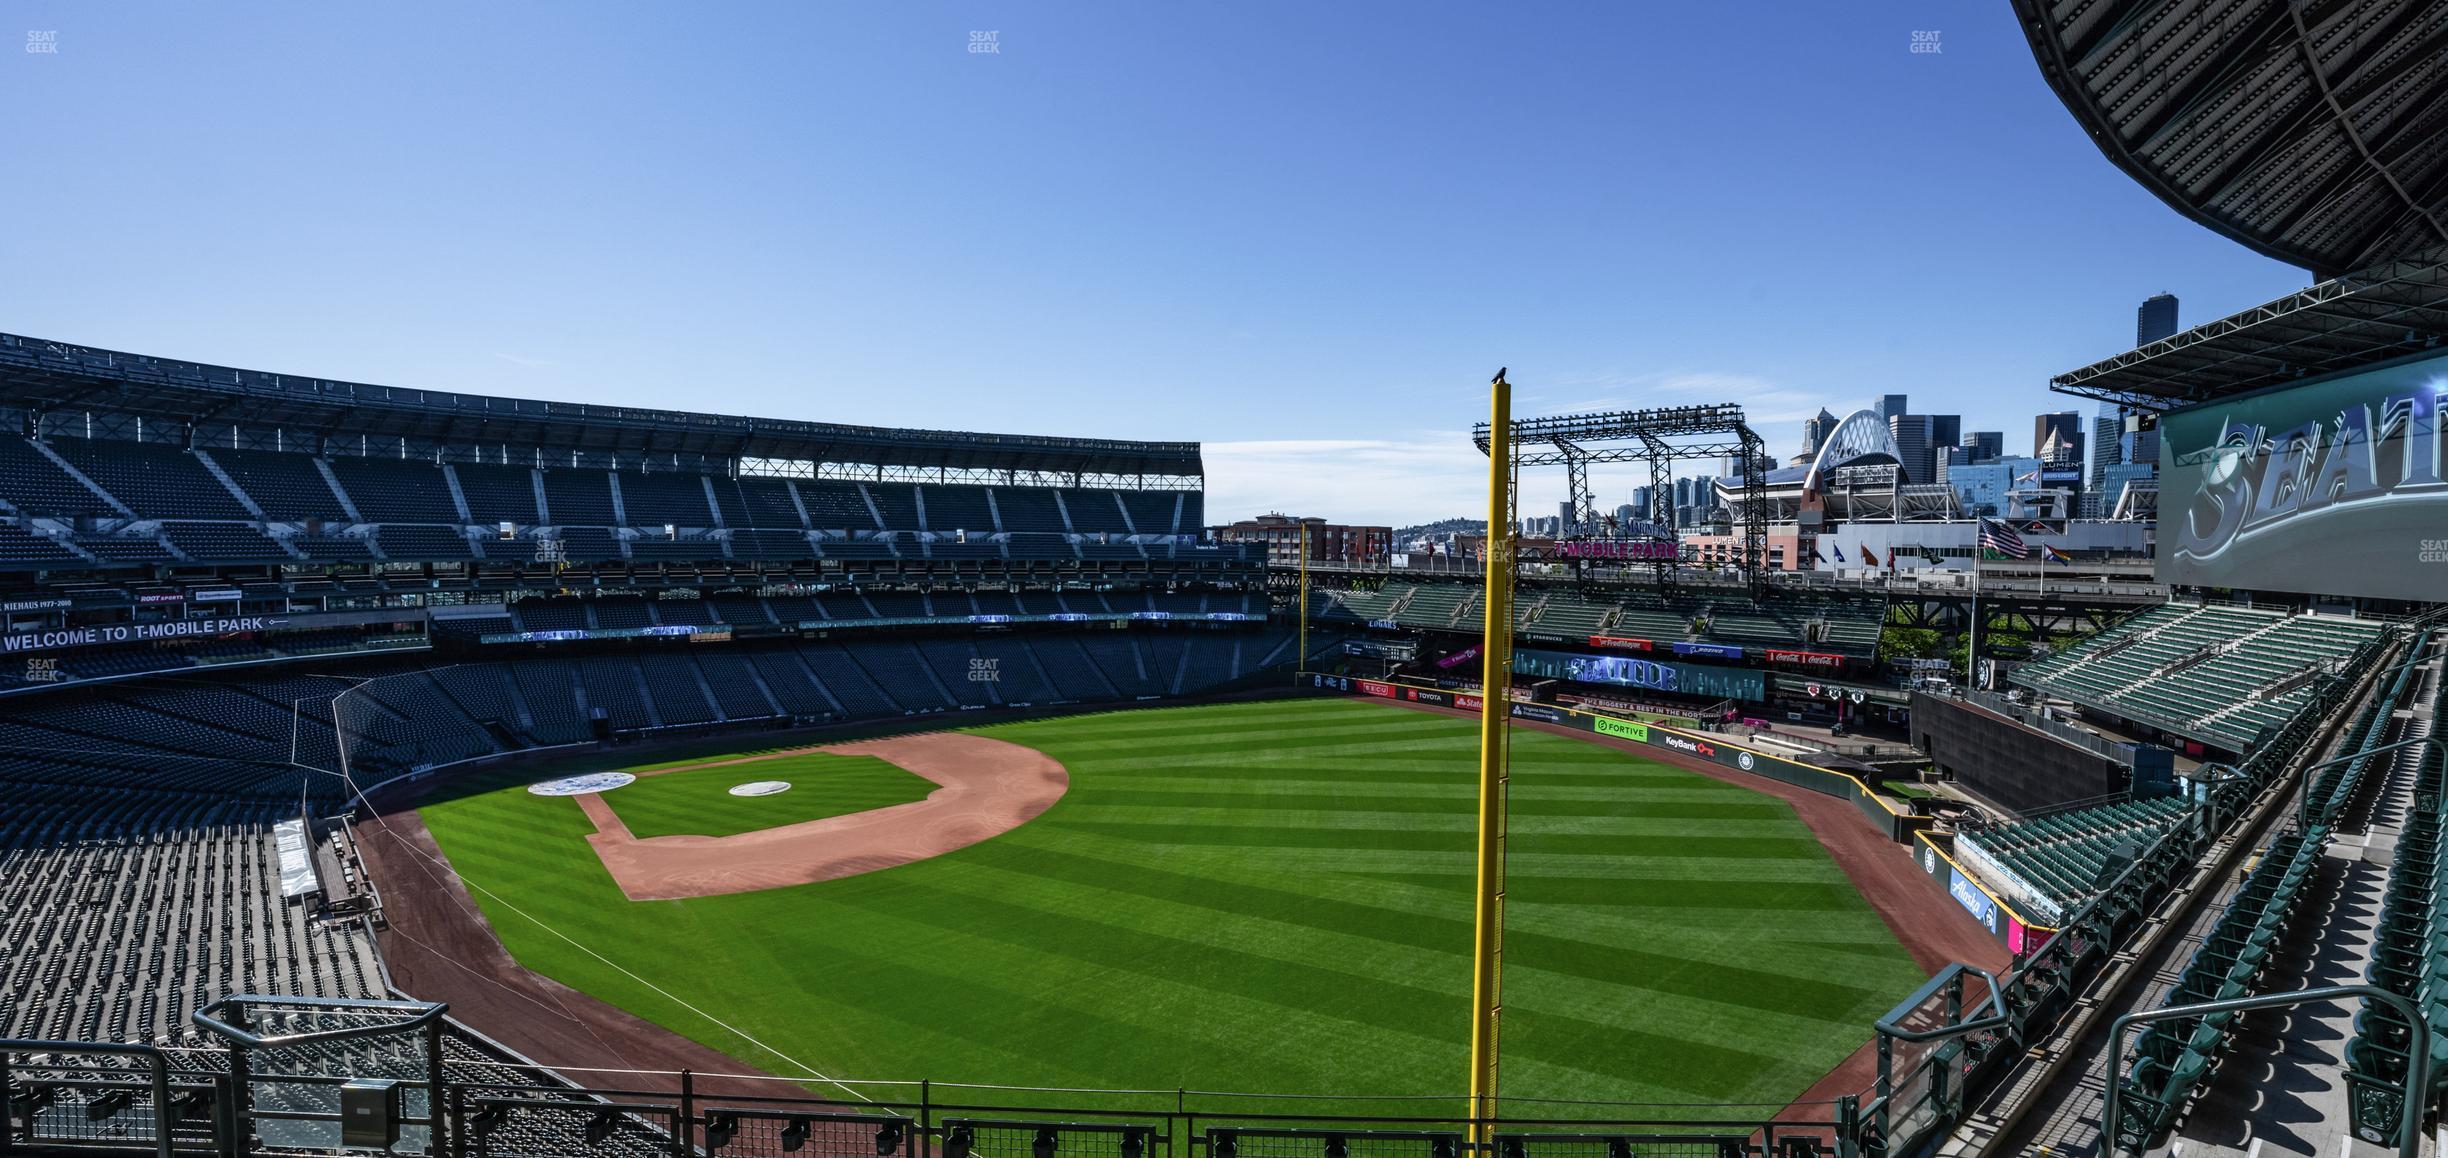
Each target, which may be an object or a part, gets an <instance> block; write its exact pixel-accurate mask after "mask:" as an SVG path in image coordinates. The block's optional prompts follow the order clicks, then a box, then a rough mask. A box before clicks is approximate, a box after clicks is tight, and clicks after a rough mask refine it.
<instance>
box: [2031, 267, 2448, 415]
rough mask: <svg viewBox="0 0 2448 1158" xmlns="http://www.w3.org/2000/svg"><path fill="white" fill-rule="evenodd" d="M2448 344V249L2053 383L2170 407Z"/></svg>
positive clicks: (2269, 305)
mask: <svg viewBox="0 0 2448 1158" xmlns="http://www.w3.org/2000/svg"><path fill="white" fill-rule="evenodd" d="M2443 340H2448V245H2444V246H2439V247H2435V248H2433V249H2430V250H2428V251H2425V252H2423V253H2419V254H2415V255H2412V256H2409V257H2405V258H2399V259H2395V260H2391V261H2386V262H2382V263H2380V264H2378V265H2376V266H2373V267H2371V268H2370V269H2366V270H2362V271H2359V272H2356V273H2351V274H2347V275H2345V276H2343V277H2336V278H2331V279H2329V280H2328V281H2324V282H2321V283H2320V284H2318V285H2315V286H2312V287H2311V288H2309V289H2305V290H2302V291H2299V292H2296V293H2292V294H2288V295H2287V296H2285V297H2282V298H2279V299H2278V300H2276V301H2272V302H2265V303H2263V304H2261V305H2258V306H2254V307H2253V308H2251V309H2248V310H2245V311H2243V312H2242V313H2238V314H2234V315H2231V316H2228V317H2224V318H2220V319H2219V320H2217V321H2214V322H2210V323H2207V324H2204V325H2200V326H2195V327H2194V328H2192V329H2190V330H2186V331H2184V332H2183V333H2180V334H2176V335H2174V336H2172V337H2168V338H2164V339H2161V340H2160V341H2156V342H2152V343H2151V344H2149V345H2147V346H2143V347H2141V348H2139V349H2135V350H2129V351H2127V352H2125V353H2122V354H2119V355H2117V356H2115V357H2113V358H2109V359H2106V360H2104V361H2100V362H2095V363H2092V364H2091V365H2088V366H2084V367H2082V368H2081V369H2078V370H2069V371H2067V372H2065V373H2063V374H2059V375H2057V376H2056V377H2054V378H2052V379H2050V380H2049V385H2050V386H2051V387H2052V388H2053V389H2056V390H2058V391H2061V392H2063V393H2067V394H2079V395H2082V396H2084V397H2088V398H2098V399H2101V400H2104V401H2110V402H2118V403H2123V404H2125V405H2129V406H2134V407H2138V408H2141V409H2145V410H2167V409H2172V408H2175V407H2179V406H2187V405H2191V404H2193V403H2196V402H2205V401H2208V400H2211V399H2214V398H2222V397H2227V396H2230V395H2235V394H2243V393H2248V392H2250V391H2254V390H2260V389H2265V388H2267V387H2272V386H2283V385H2285V384H2287V383H2289V382H2293V381H2295V380H2296V379H2298V378H2305V377H2310V376H2312V375H2316V374H2326V373H2331V372H2335V371H2340V370H2350V369H2353V368H2355V367H2358V366H2365V365H2369V364H2371V363H2374V362H2380V361H2385V360H2387V359H2390V358H2396V357H2402V356H2404V355H2408V354H2415V353H2420V352H2422V351H2425V350H2430V349H2436V348H2438V347H2439V346H2440V344H2441V343H2442V341H2443Z"/></svg>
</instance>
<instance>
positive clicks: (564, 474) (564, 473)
mask: <svg viewBox="0 0 2448 1158" xmlns="http://www.w3.org/2000/svg"><path fill="white" fill-rule="evenodd" d="M537 473H539V474H541V475H542V476H543V477H544V505H545V506H546V507H548V508H550V511H551V514H552V521H553V524H554V525H555V526H564V527H566V526H583V527H615V526H620V525H621V520H620V517H619V516H618V515H616V514H614V513H613V511H612V480H611V479H610V478H609V477H607V476H606V475H605V474H604V472H602V471H600V470H582V469H579V468H576V467H562V468H555V469H552V470H545V471H539V472H537ZM701 517H702V516H701Z"/></svg>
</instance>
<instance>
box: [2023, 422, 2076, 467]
mask: <svg viewBox="0 0 2448 1158" xmlns="http://www.w3.org/2000/svg"><path fill="white" fill-rule="evenodd" d="M2051 435H2054V436H2056V442H2057V446H2056V448H2055V449H2054V451H2053V452H2052V450H2051V448H2050V447H2049V440H2050V436H2051ZM2082 449H2083V428H2082V412H2081V411H2079V410H2060V411H2057V412H2055V413H2053V414H2042V415H2037V416H2035V417H2034V418H2033V419H2032V457H2033V458H2037V459H2040V460H2042V461H2048V460H2050V458H2051V456H2052V453H2053V454H2054V457H2055V459H2056V461H2057V463H2058V464H2060V465H2062V464H2063V463H2065V462H2068V461H2072V462H2080V461H2082Z"/></svg>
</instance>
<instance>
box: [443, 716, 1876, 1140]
mask: <svg viewBox="0 0 2448 1158" xmlns="http://www.w3.org/2000/svg"><path fill="white" fill-rule="evenodd" d="M979 731H980V732H981V733H982V734H985V735H989V736H995V737H998V738H1001V739H1006V740H1010V741H1012V742H1014V743H1019V744H1026V745H1029V746H1031V747H1034V748H1037V749H1040V750H1042V751H1044V752H1046V753H1048V754H1050V755H1052V756H1053V757H1054V758H1056V759H1058V760H1060V761H1061V762H1062V763H1063V764H1064V765H1065V766H1066V767H1068V768H1069V769H1070V773H1071V789H1070V792H1069V793H1068V794H1067V795H1066V796H1065V797H1064V798H1063V799H1062V801H1061V802H1060V803H1058V804H1056V805H1055V806H1054V808H1053V809H1051V810H1050V811H1048V812H1047V813H1046V814H1045V815H1043V816H1041V817H1039V818H1038V819H1036V820H1034V821H1032V822H1030V823H1029V824H1027V825H1024V826H1023V827H1021V828H1019V829H1017V830H1014V831H1013V832H1010V833H1008V834H1005V835H1003V836H1000V837H996V838H994V839H992V840H988V841H986V842H984V843H981V844H977V845H973V846H971V847H969V848H966V849H962V850H960V851H958V852H955V853H952V854H950V855H948V856H943V857H938V858H935V859H932V860H927V861H921V862H919V863H916V864H911V865H905V866H902V867H899V868H894V869H889V870H886V871H883V872H877V873H870V874H867V875H864V876H858V877H852V878H849V879H845V880H839V881H831V882H826V883H823V884H817V885H807V886H801V887H797V888H791V889H780V890H773V891H769V892H762V893H750V894H742V895H735V896H725V897H709V898H704V899H700V900H693V901H662V902H643V903H632V902H629V901H627V900H625V899H623V897H622V896H621V894H620V892H619V891H618V889H616V888H615V887H614V886H613V884H612V882H611V880H610V878H609V877H608V876H607V875H606V874H605V872H604V870H603V868H602V866H601V865H600V864H599V863H598V862H597V861H596V859H595V857H594V854H593V853H592V851H591V850H590V849H589V848H588V846H587V845H586V844H585V842H584V840H583V837H584V836H585V834H586V833H587V832H589V831H590V827H589V825H588V824H587V821H586V820H585V818H584V817H583V816H582V815H581V814H580V812H579V810H578V807H577V805H576V804H575V803H573V802H572V801H570V800H568V799H559V798H543V797H536V796H531V795H529V794H527V793H526V792H524V791H520V790H518V789H517V788H515V787H513V788H508V789H503V790H497V791H492V792H487V793H485V794H482V795H474V796H468V797H464V798H461V799H458V800H453V801H449V802H445V803H437V804H433V805H429V806H427V807H426V808H425V809H424V815H425V819H426V822H427V824H429V825H430V826H431V828H432V830H433V833H434V835H435V837H436V838H437V839H438V840H439V841H440V842H441V845H442V847H443V849H444V850H445V851H446V852H448V853H449V855H450V857H451V860H452V862H453V863H454V865H455V866H456V867H457V869H458V871H459V873H460V875H461V876H462V877H464V878H465V879H466V880H467V881H468V882H469V883H470V884H471V885H472V886H475V887H476V888H477V896H478V899H479V901H480V903H481V904H482V905H483V908H484V913H485V916H486V918H487V919H488V920H490V921H491V922H492V925H493V927H494V928H495V929H496V930H498V931H499V933H500V935H501V937H502V939H503V941H504V942H506V943H507V944H508V946H509V947H510V949H511V950H512V952H514V953H515V954H517V956H518V957H519V959H520V960H521V961H523V962H525V963H526V964H527V965H529V966H530V967H532V968H534V969H536V970H537V971H539V972H542V973H544V974H546V975H548V976H550V977H553V978H555V979H557V980H559V981H562V982H565V983H567V984H570V985H573V986H575V987H577V988H580V989H583V990H586V991H587V992H590V993H593V994H595V995H597V996H600V997H602V998H604V999H606V1000H608V1001H611V1002H612V1003H614V1004H616V1005H619V1006H621V1007H623V1008H625V1009H628V1010H631V1011H633V1012H635V1013H637V1014H639V1015H641V1016H643V1017H647V1018H649V1019H652V1020H654V1021H657V1022H660V1023H661V1024H663V1025H666V1026H669V1027H671V1028H673V1029H675V1030H677V1031H679V1032H681V1033H684V1034H687V1035H689V1036H691V1037H693V1038H696V1039H698V1040H699V1041H702V1042H704V1043H706V1044H707V1045H710V1046H713V1047H715V1048H718V1049H721V1050H725V1051H729V1052H730V1053H732V1054H734V1055H735V1056H737V1057H739V1058H742V1059H744V1060H746V1061H749V1062H752V1063H756V1064H760V1065H765V1066H768V1067H770V1068H774V1069H776V1070H777V1071H787V1070H788V1068H789V1066H790V1064H791V1063H790V1062H785V1061H783V1060H780V1059H778V1058H777V1057H775V1056H774V1054H773V1053H771V1052H768V1051H767V1050H766V1049H764V1048H761V1047H760V1046H758V1045H756V1044H753V1043H751V1042H748V1041H746V1040H743V1038H742V1037H741V1036H740V1035H739V1034H736V1033H734V1032H732V1031H731V1030H728V1029H725V1028H723V1027H722V1026H719V1025H716V1024H714V1023H713V1021H711V1020H709V1018H708V1016H701V1015H699V1014H697V1013H692V1012H690V1010H688V1009H687V1008H684V1007H683V1006H682V1005H681V1004H680V1002H681V1001H685V1002H687V1003H689V1004H690V1005H694V1006H696V1007H697V1008H699V1009H701V1010H703V1011H704V1012H705V1014H707V1015H710V1016H711V1017H713V1018H719V1019H721V1020H723V1021H726V1022H728V1023H729V1024H730V1025H732V1026H734V1027H736V1028H737V1029H739V1030H741V1031H744V1032H745V1033H746V1034H749V1035H752V1036H754V1037H755V1038H756V1039H757V1040H758V1041H760V1042H763V1043H765V1045H767V1046H771V1047H773V1049H774V1050H777V1051H779V1052H780V1053H782V1054H785V1055H787V1056H788V1057H789V1058H790V1059H792V1061H795V1062H797V1063H799V1064H803V1065H806V1066H810V1067H813V1068H815V1069H816V1070H818V1071H820V1072H823V1073H825V1074H828V1075H832V1076H836V1077H840V1076H853V1077H866V1078H918V1077H929V1078H934V1079H937V1080H948V1081H972V1082H1002V1083H1017V1084H1030V1085H1047V1086H1093V1087H1108V1088H1109V1087H1134V1088H1141V1089H1171V1088H1173V1087H1176V1086H1187V1087H1189V1088H1192V1089H1209V1090H1256V1091H1269V1092H1274V1091H1305V1092H1337V1093H1343V1092H1348V1093H1366V1094H1387V1093H1420V1094H1446V1093H1452V1092H1455V1091H1458V1090H1459V1089H1460V1088H1461V1086H1462V1079H1463V1075H1464V1070H1465V1068H1466V1066H1465V1060H1466V1053H1467V1049H1466V1041H1467V1025H1468V1011H1467V1007H1468V1003H1469V1002H1468V999H1469V991H1470V961H1469V956H1470V950H1471V928H1470V925H1471V922H1470V913H1471V899H1470V897H1471V873H1472V851H1471V849H1472V842H1471V825H1472V800H1473V793H1474V784H1475V778H1476V751H1477V745H1476V724H1475V722H1473V721H1470V720H1464V719H1455V718H1448V717H1442V716H1433V715H1426V714H1422V713H1416V712H1410V711H1405V710H1402V709H1399V708H1393V707H1387V706H1382V705H1375V704H1368V703H1362V702H1356V701H1346V700H1328V699H1315V700H1293V701H1276V702H1267V703H1251V704H1232V705H1220V706H1210V707H1195V708H1176V709H1162V710H1148V711H1133V712H1119V713H1109V714H1102V715H1091V716H1078V717H1070V718H1062V719H1051V720H1041V721H1032V722H1026V723H1015V724H1004V725H999V726H994V727H987V728H982V729H979ZM1514 743H1515V756H1516V767H1515V773H1514V779H1513V790H1512V796H1511V799H1512V808H1513V839H1512V859H1511V866H1512V875H1511V880H1510V886H1511V890H1510V897H1511V899H1510V908H1509V910H1508V918H1509V920H1508V931H1507V942H1506V954H1507V956H1506V972H1505V977H1506V987H1507V988H1506V999H1507V1009H1506V1021H1505V1037H1504V1054H1505V1088H1506V1092H1507V1093H1508V1094H1509V1095H1513V1096H1524V1097H1526V1096H1543V1097H1556V1098H1590V1099H1610V1100H1624V1101H1640V1102H1753V1103H1778V1104H1781V1103H1783V1102H1785V1101H1787V1100H1789V1099H1791V1098H1793V1097H1794V1096H1796V1095H1798V1094H1800V1093H1801V1092H1802V1091H1803V1089H1804V1088H1805V1087H1807V1086H1808V1085H1809V1084H1810V1083H1811V1082H1812V1081H1813V1080H1815V1079H1816V1078H1817V1077H1819V1076H1820V1075H1821V1074H1822V1073H1824V1072H1826V1071H1827V1070H1828V1069H1829V1068H1830V1067H1832V1066H1833V1065H1835V1064H1836V1063H1837V1062H1838V1061H1840V1060H1841V1059H1843V1057H1844V1056H1845V1055H1846V1054H1847V1053H1849V1052H1850V1051H1851V1050H1852V1049H1854V1048H1855V1047H1856V1046H1858V1045H1860V1044H1861V1043H1862V1042H1863V1041H1865V1040H1867V1039H1868V1037H1869V1033H1870V1023H1871V1021H1872V1020H1873V1019H1875V1018H1876V1017H1877V1016H1878V1015H1880V1014H1881V1013H1884V1012H1885V1011H1886V1010H1887V1009H1888V1008H1889V1007H1890V1006H1892V1005H1893V1004H1894V1002H1896V1001H1897V1000H1899V999H1900V998H1902V997H1904V996H1905V995H1906V994H1908V993H1909V992H1910V991H1911V990H1912V989H1913V988H1914V987H1915V986H1916V985H1918V984H1919V982H1920V981H1921V980H1922V977H1921V974H1920V973H1919V971H1918V970H1916V969H1915V968H1914V966H1913V964H1912V962H1911V960H1910V958H1909V957H1908V956H1906V954H1905V953H1904V951H1903V949H1902V948H1901V947H1900V946H1898V945H1897V944H1896V943H1895V941H1894V940H1893V938H1892V937H1891V935H1890V934H1889V933H1888V932H1887V929H1886V927H1885V926H1884V925H1883V924H1882V923H1881V921H1880V920H1879V918H1878V916H1877V915H1876V914H1875V913H1873V912H1872V911H1871V909H1870V908H1869V906H1868V905H1867V903H1865V902H1864V901H1863V900H1862V898H1861V897H1860V895H1859V894H1858V893H1856V892H1855V891H1854V890H1853V888H1852V887H1851V886H1850V885H1849V884H1848V883H1847V881H1846V879H1845V877H1844V876H1843V874H1842V873H1841V872H1839V871H1838V870H1837V868H1836V867H1835V865H1834V864H1833V863H1831V862H1830V861H1829V859H1828V857H1827V855H1826V853H1825V851H1824V850H1823V849H1822V848H1821V847H1820V846H1819V844H1818V843H1817V842H1816V841H1815V840H1814V839H1813V838H1812V837H1811V836H1810V834H1809V832H1808V830H1806V829H1805V828H1804V827H1803V825H1802V824H1801V822H1800V821H1798V820H1797V819H1796V818H1795V817H1794V815H1793V812H1792V810H1791V809H1790V808H1789V807H1788V806H1786V805H1785V804H1784V803H1783V802H1781V801H1778V800H1776V799H1775V798H1773V797H1768V796H1763V795H1760V794H1757V793H1754V792H1751V791H1748V790H1746V789H1743V788H1740V787H1736V786H1732V785H1727V784H1722V783H1719V782H1716V781H1713V780H1710V779H1707V778H1705V777H1701V776H1696V775H1693V774H1691V773H1688V772H1684V771H1681V770H1679V769H1675V768H1670V767H1667V766H1664V765H1661V764H1657V763H1653V762H1650V761H1647V760H1643V759H1640V758H1637V757H1634V756H1631V755H1627V754H1625V753H1622V752H1619V751H1616V750H1613V749H1610V748H1604V747H1600V746H1597V745H1594V744H1589V743H1584V742H1580V741H1576V740H1571V739H1566V738H1563V737H1559V736H1554V735H1550V734H1546V733H1528V732H1525V733H1521V734H1519V735H1518V736H1517V737H1516V739H1515V741H1514ZM634 791H636V788H635V787H631V788H625V789H621V790H619V791H618V792H615V793H614V794H613V797H614V798H615V799H617V798H618V797H620V796H621V795H622V794H623V793H628V792H634ZM621 810H622V813H623V815H624V816H626V815H627V813H628V808H627V807H626V806H623V807H622V809H621ZM546 926H549V927H550V928H549V929H548V928H546ZM556 931H557V933H556ZM564 937H566V938H568V939H564ZM572 941H576V942H578V943H581V944H583V945H585V946H586V947H587V948H589V949H593V950H595V951H597V952H599V953H601V954H603V955H604V956H605V957H609V958H611V959H612V960H613V961H615V962H617V963H618V964H619V965H620V966H622V967H624V968H625V969H627V970H629V971H632V972H634V973H635V974H636V975H637V976H638V977H642V978H645V979H647V980H651V981H652V982H653V983H654V984H655V985H658V986H660V987H662V988H663V989H665V990H668V991H669V994H670V995H671V996H668V997H667V996H664V995H661V994H658V993H656V992H654V991H653V990H652V989H650V988H648V987H647V986H646V985H644V984H642V983H641V982H640V981H638V980H636V979H633V978H632V977H630V976H627V975H625V974H624V973H623V972H621V971H619V970H616V969H614V968H612V967H611V966H610V965H607V964H606V963H605V962H603V961H601V960H598V959H596V958H595V957H593V956H590V955H589V954H587V953H586V952H583V951H581V950H580V949H579V948H577V947H575V946H574V945H573V944H572ZM675 999H676V1000H675ZM1686 1113H1688V1114H1689V1115H1692V1116H1705V1115H1706V1114H1707V1113H1708V1112H1707V1111H1705V1110H1690V1111H1686Z"/></svg>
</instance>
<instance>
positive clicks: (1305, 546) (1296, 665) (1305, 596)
mask: <svg viewBox="0 0 2448 1158" xmlns="http://www.w3.org/2000/svg"><path fill="white" fill-rule="evenodd" d="M1293 529H1294V530H1295V531H1296V532H1297V533H1298V534H1299V535H1300V642H1299V643H1298V644H1296V645H1294V646H1296V647H1298V648H1300V651H1299V653H1298V654H1296V655H1294V656H1293V657H1292V682H1293V683H1296V684H1297V683H1299V682H1300V678H1301V675H1302V673H1304V672H1306V671H1308V670H1309V524H1307V523H1302V522H1295V523H1294V524H1293Z"/></svg>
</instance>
